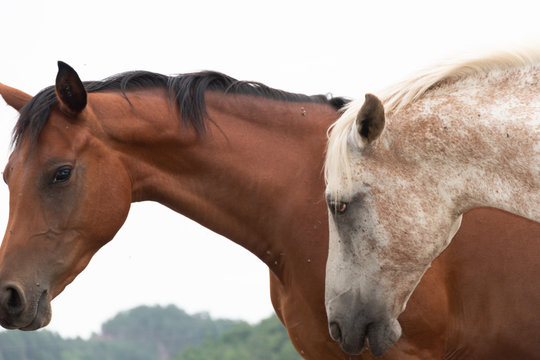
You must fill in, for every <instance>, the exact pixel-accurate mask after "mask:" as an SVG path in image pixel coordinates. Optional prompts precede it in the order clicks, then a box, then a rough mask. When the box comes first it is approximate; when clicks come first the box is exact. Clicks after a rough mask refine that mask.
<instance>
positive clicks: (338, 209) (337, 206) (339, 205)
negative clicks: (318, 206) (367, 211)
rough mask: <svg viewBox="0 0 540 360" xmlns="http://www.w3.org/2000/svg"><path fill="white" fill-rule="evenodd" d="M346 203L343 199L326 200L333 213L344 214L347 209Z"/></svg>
mask: <svg viewBox="0 0 540 360" xmlns="http://www.w3.org/2000/svg"><path fill="white" fill-rule="evenodd" d="M347 207H348V204H347V203H346V202H343V201H334V200H329V201H328V208H329V209H330V211H331V212H332V213H334V214H344V213H345V212H346V211H347Z"/></svg>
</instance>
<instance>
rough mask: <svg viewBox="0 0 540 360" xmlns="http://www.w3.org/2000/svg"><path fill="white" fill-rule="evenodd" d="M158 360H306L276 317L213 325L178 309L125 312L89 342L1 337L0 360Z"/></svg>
mask: <svg viewBox="0 0 540 360" xmlns="http://www.w3.org/2000/svg"><path fill="white" fill-rule="evenodd" d="M213 354H216V355H215V356H214V355H213ZM226 354H228V355H226ZM229 355H230V356H229ZM246 356H247V357H246ZM154 359H155V360H170V359H175V360H188V359H189V360H196V359H197V360H198V359H205V360H212V359H220V360H229V359H230V360H232V359H234V360H243V359H250V360H255V359H261V360H292V359H295V360H297V359H300V357H299V356H298V355H296V352H295V351H294V349H293V347H292V345H291V344H290V342H289V340H288V337H287V334H286V331H285V329H284V328H283V326H282V325H281V323H280V322H279V321H278V320H277V318H275V317H271V318H269V319H266V320H263V321H262V322H261V323H259V324H257V325H255V326H251V325H249V324H248V323H245V322H243V321H233V320H219V319H218V320H213V319H211V318H210V316H208V314H195V315H188V314H186V313H185V312H184V311H183V310H180V309H178V308H177V307H175V306H173V305H170V306H167V307H161V306H154V307H148V306H141V307H137V308H135V309H132V310H129V311H126V312H122V313H119V314H118V315H116V316H115V317H114V318H112V319H111V320H108V321H107V322H105V323H104V324H103V325H102V330H101V333H99V334H97V335H95V336H93V337H92V338H91V339H89V340H83V339H80V338H77V339H63V338H62V337H60V336H59V335H58V334H55V333H52V332H50V331H46V330H43V331H34V332H22V331H4V332H0V360H154Z"/></svg>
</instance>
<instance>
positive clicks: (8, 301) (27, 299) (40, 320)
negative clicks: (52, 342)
mask: <svg viewBox="0 0 540 360" xmlns="http://www.w3.org/2000/svg"><path fill="white" fill-rule="evenodd" d="M34 286H35V289H28V290H27V291H25V290H24V287H22V286H20V285H19V284H17V283H14V282H12V283H6V284H4V285H3V286H2V287H1V288H0V325H2V327H4V328H6V329H19V330H36V329H39V328H41V327H43V326H45V325H47V324H48V323H49V322H50V321H51V314H52V312H51V298H50V295H49V292H48V291H47V290H46V289H43V288H42V287H41V286H39V284H35V285H34Z"/></svg>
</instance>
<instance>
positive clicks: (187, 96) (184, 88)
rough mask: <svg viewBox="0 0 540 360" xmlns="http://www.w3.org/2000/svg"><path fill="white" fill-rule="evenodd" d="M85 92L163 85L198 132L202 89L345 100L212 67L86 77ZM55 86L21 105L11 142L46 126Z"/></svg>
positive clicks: (202, 112) (334, 103) (201, 130)
mask: <svg viewBox="0 0 540 360" xmlns="http://www.w3.org/2000/svg"><path fill="white" fill-rule="evenodd" d="M84 86H85V88H86V90H87V91H88V92H90V93H91V92H99V91H106V90H120V91H121V92H122V94H123V95H124V97H126V99H127V100H128V101H129V99H128V97H127V95H126V91H127V90H130V89H141V88H152V87H162V88H166V89H168V91H169V95H170V98H171V100H172V99H174V100H175V101H176V102H177V103H178V106H179V109H180V115H181V117H182V120H183V121H184V123H186V124H188V125H191V126H192V127H193V128H194V129H195V130H196V131H197V132H198V133H201V134H202V133H205V131H206V123H205V120H206V119H208V114H207V112H206V103H205V97H204V93H205V92H206V91H207V90H217V91H223V92H224V93H231V94H246V95H253V96H261V97H265V98H270V99H275V100H282V101H289V102H311V103H321V104H329V105H331V106H333V107H335V108H336V110H337V109H339V108H341V107H342V106H343V105H344V104H346V103H347V102H348V100H346V99H344V98H340V97H336V98H334V97H331V96H326V95H315V96H307V95H302V94H294V93H289V92H285V91H281V90H277V89H273V88H271V87H268V86H266V85H264V84H261V83H257V82H248V81H238V80H236V79H234V78H232V77H230V76H227V75H225V74H222V73H219V72H215V71H203V72H197V73H191V74H183V75H179V76H166V75H161V74H157V73H152V72H148V71H132V72H126V73H121V74H118V75H114V76H112V77H109V78H107V79H105V80H102V81H87V82H84ZM57 101H58V100H57V98H56V93H55V89H54V86H50V87H47V88H45V89H43V90H42V91H41V92H39V93H38V94H37V95H36V96H34V97H33V98H32V99H31V100H30V101H29V102H28V103H27V104H26V105H25V106H24V108H23V109H22V111H21V115H20V117H19V120H18V122H17V124H16V126H15V129H14V131H13V138H12V143H13V144H17V142H18V141H19V140H20V139H21V137H22V135H23V133H24V132H25V131H26V130H27V129H28V130H29V131H30V136H31V139H32V141H36V140H37V138H38V136H39V134H40V133H41V130H42V129H43V127H44V126H45V123H46V122H47V119H48V118H49V115H50V113H51V109H52V107H53V106H54V105H55V104H56V103H57Z"/></svg>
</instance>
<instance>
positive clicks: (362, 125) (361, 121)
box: [356, 94, 384, 144]
mask: <svg viewBox="0 0 540 360" xmlns="http://www.w3.org/2000/svg"><path fill="white" fill-rule="evenodd" d="M356 128H357V129H358V133H359V134H360V136H361V137H362V139H364V141H366V143H367V144H370V143H371V142H373V141H374V140H375V139H377V138H378V137H379V135H381V133H382V131H383V129H384V105H383V104H382V102H381V100H379V98H377V97H376V96H375V95H372V94H366V100H365V101H364V105H362V108H361V109H360V111H359V112H358V115H357V116H356Z"/></svg>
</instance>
